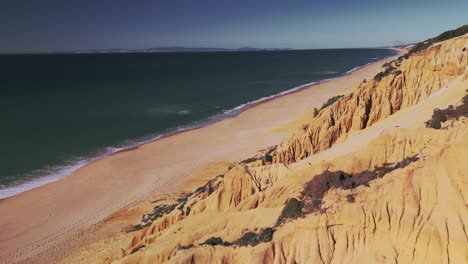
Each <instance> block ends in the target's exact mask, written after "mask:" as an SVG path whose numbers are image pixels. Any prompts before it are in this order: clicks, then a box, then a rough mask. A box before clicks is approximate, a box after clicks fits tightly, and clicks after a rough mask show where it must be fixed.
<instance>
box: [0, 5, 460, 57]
mask: <svg viewBox="0 0 468 264" xmlns="http://www.w3.org/2000/svg"><path fill="white" fill-rule="evenodd" d="M464 24H468V1H467V0H391V1H390V0H190V1H189V0H153V1H150V0H128V1H124V0H0V53H31V52H54V51H55V52H56V51H74V50H90V49H109V48H124V49H145V48H151V47H166V46H183V47H219V48H239V47H257V48H295V49H319V48H354V47H380V46H389V45H397V44H406V43H414V42H418V41H421V40H424V39H427V38H429V37H432V36H435V35H438V34H439V33H441V32H443V31H445V30H449V29H453V28H456V27H459V26H462V25H464Z"/></svg>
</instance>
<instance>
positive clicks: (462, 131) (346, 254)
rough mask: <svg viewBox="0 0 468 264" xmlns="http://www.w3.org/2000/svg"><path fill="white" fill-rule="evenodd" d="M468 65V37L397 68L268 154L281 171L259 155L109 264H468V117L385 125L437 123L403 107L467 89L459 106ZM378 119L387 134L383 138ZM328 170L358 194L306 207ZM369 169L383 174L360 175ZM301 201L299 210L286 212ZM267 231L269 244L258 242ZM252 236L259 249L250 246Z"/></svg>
mask: <svg viewBox="0 0 468 264" xmlns="http://www.w3.org/2000/svg"><path fill="white" fill-rule="evenodd" d="M467 65H468V35H464V36H461V37H457V38H454V39H450V40H447V41H444V42H442V43H437V44H434V45H433V46H431V47H429V48H427V49H425V50H422V51H419V52H416V53H413V54H411V56H409V57H408V58H406V59H405V58H401V59H398V60H396V61H393V62H392V63H390V64H389V65H385V66H384V71H383V73H382V74H379V75H378V76H376V78H375V80H368V81H367V82H365V83H362V84H361V85H360V87H359V88H357V89H356V90H355V91H354V92H353V93H352V94H350V95H348V96H344V97H342V98H340V99H339V100H337V101H336V102H335V103H333V104H332V105H330V106H328V107H326V108H324V109H322V110H321V111H320V112H319V113H318V114H317V115H316V116H315V117H314V118H313V119H312V120H311V121H310V123H308V124H306V125H305V126H304V127H303V128H302V129H301V130H300V131H297V132H296V133H295V134H294V135H292V136H291V137H290V138H289V139H288V140H286V141H284V142H282V143H281V144H280V145H278V147H277V148H276V150H274V151H272V152H268V153H269V155H270V154H271V157H272V160H271V161H272V162H273V164H269V165H262V164H263V163H261V162H259V159H257V158H256V159H252V160H253V162H252V164H249V163H248V162H246V164H238V165H236V166H234V167H232V168H230V169H229V170H228V171H226V172H225V173H224V174H223V175H218V176H215V175H213V179H212V180H211V181H209V182H207V183H206V184H205V185H204V186H201V187H200V188H198V189H196V190H195V191H193V192H192V193H189V194H187V195H186V196H184V197H181V198H180V199H178V200H177V202H176V203H174V204H169V205H165V206H162V207H157V208H155V210H154V211H153V212H151V213H150V214H149V216H145V217H143V220H142V224H141V225H140V227H141V228H142V230H138V231H136V233H135V236H134V238H133V240H132V241H131V243H130V244H129V246H128V248H126V249H124V250H123V251H122V252H121V255H118V256H114V257H112V258H109V259H107V260H105V262H106V263H108V262H113V263H122V264H123V263H161V262H169V263H362V262H363V261H364V260H365V262H366V263H468V246H467V245H468V234H467V231H466V230H467V228H466V226H467V224H468V209H467V201H468V173H467V172H468V163H467V162H466V157H467V155H468V152H467V150H468V119H467V118H465V117H461V118H457V119H453V120H450V125H444V124H442V126H441V127H442V128H443V129H437V130H436V129H432V128H426V126H425V124H424V122H425V121H426V120H427V118H426V119H425V117H421V118H419V119H418V118H415V119H414V123H411V125H408V126H407V127H395V126H393V125H389V124H386V123H385V119H386V118H388V117H392V118H398V119H405V118H406V119H407V120H410V121H412V120H413V119H409V118H408V115H411V114H412V113H413V114H416V113H421V111H426V112H427V115H428V116H430V115H431V113H432V109H431V110H430V111H429V110H428V109H429V108H428V106H424V107H423V106H421V107H420V108H414V110H412V111H413V112H405V111H400V110H403V109H407V110H408V109H410V107H417V105H418V103H420V102H423V101H426V102H432V101H430V100H433V102H439V101H436V99H437V96H441V95H440V94H442V93H443V92H446V91H451V90H450V89H452V90H454V89H456V93H453V96H452V97H447V98H450V100H452V98H454V99H453V100H455V99H456V100H458V101H459V100H461V98H462V96H459V95H461V94H463V95H466V92H465V91H464V90H465V89H466V88H468V69H467ZM453 83H458V84H460V85H458V86H453ZM464 85H467V86H466V88H463V89H461V88H460V87H462V86H464ZM441 100H442V99H441ZM447 100H448V99H447ZM442 102H443V103H451V104H453V103H456V102H452V101H442ZM439 103H440V102H439ZM411 109H412V108H411ZM403 112H405V113H403ZM420 119H421V120H420ZM410 121H408V122H407V123H410ZM377 123H379V126H382V127H384V128H385V129H383V130H382V132H381V133H377V134H375V133H371V132H372V131H371V129H372V126H373V125H376V124H377ZM366 131H371V132H369V133H368V134H369V135H375V136H374V139H373V140H370V141H366V142H365V143H359V142H360V141H358V140H356V142H355V143H354V144H355V146H354V148H352V150H350V151H348V152H344V151H343V152H342V153H345V154H342V155H333V150H334V149H336V148H339V147H340V146H335V147H333V145H334V144H335V143H336V142H342V143H343V144H344V143H346V141H347V140H348V141H349V140H351V139H353V137H355V136H356V135H357V134H356V133H358V132H359V133H366ZM369 142H370V143H369ZM332 147H333V148H334V149H333V148H332ZM329 148H332V149H329ZM328 149H329V150H328ZM318 152H322V153H320V154H318V155H314V154H317V153H318ZM327 153H331V154H329V155H328V156H327V155H325V154H327ZM321 154H324V155H322V156H320V155H321ZM316 157H320V158H316ZM415 157H417V158H415ZM300 160H301V161H300ZM298 161H300V162H298ZM401 162H404V166H400V165H399V164H401ZM268 163H271V162H270V161H269V162H268ZM376 170H378V173H376ZM324 171H325V172H338V171H340V173H341V172H342V173H343V175H345V176H346V177H345V178H343V179H341V178H337V179H338V180H340V181H347V182H346V187H345V188H341V187H340V184H335V185H333V186H331V185H330V186H327V188H326V189H325V190H324V192H323V193H321V196H320V201H319V202H318V203H317V204H316V207H314V209H317V210H305V209H304V208H303V207H304V206H305V205H306V204H307V202H310V201H307V200H306V199H307V198H310V197H313V196H307V191H310V189H309V188H311V184H310V182H311V181H313V180H314V179H315V181H316V182H318V183H319V184H320V183H321V182H320V179H323V181H324V182H322V183H325V184H326V182H325V180H327V179H326V178H324V177H323V176H321V178H319V177H318V175H323V173H324ZM363 173H371V175H372V178H369V180H368V181H360V180H359V179H356V178H355V179H353V178H352V177H357V176H356V175H362V174H363ZM372 173H374V174H372ZM343 177H344V176H343ZM353 181H356V182H353ZM354 183H356V184H354ZM350 197H351V198H350ZM289 201H295V207H294V208H293V207H291V210H299V211H297V214H292V213H289V214H288V215H286V213H285V205H286V204H288V203H290V202H289ZM158 206H161V205H158ZM168 208H169V209H168ZM292 216H294V217H292ZM278 219H281V221H278ZM264 230H268V231H269V232H268V237H267V239H265V238H262V239H259V238H258V237H256V236H257V235H258V234H260V233H262V232H263V231H264ZM246 234H248V235H249V236H246ZM246 237H250V239H256V241H255V243H249V241H248V242H245V241H244V242H245V243H239V242H238V241H240V240H242V239H246Z"/></svg>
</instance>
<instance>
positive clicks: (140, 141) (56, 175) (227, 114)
mask: <svg viewBox="0 0 468 264" xmlns="http://www.w3.org/2000/svg"><path fill="white" fill-rule="evenodd" d="M384 49H388V50H394V51H397V52H398V49H395V48H384ZM393 56H396V55H391V56H388V57H384V58H382V59H380V60H377V61H373V62H369V63H366V64H364V65H361V66H356V67H354V68H353V69H351V70H349V71H346V72H345V73H343V74H341V75H339V76H336V77H333V78H325V79H322V80H319V81H314V82H309V83H306V84H302V85H299V86H296V87H293V88H290V89H288V90H285V91H282V92H279V93H276V94H273V95H268V96H264V97H261V98H259V99H256V100H253V101H250V102H247V103H244V104H241V105H239V106H236V107H234V108H232V109H228V110H224V111H223V112H222V113H219V114H215V115H213V116H210V117H207V118H205V119H202V120H198V121H194V122H191V123H188V124H186V125H182V126H179V127H174V128H169V129H167V130H168V131H167V132H160V133H154V134H153V135H148V136H143V137H140V138H136V139H131V140H127V142H128V143H127V144H126V143H124V142H123V143H121V144H120V145H116V146H108V147H105V148H104V149H103V150H99V151H96V153H95V154H90V155H89V156H85V157H77V158H76V159H75V160H70V161H67V162H66V163H64V164H60V165H53V166H50V169H48V167H49V166H46V167H45V168H40V169H36V170H34V171H32V172H30V173H28V174H31V175H33V174H39V176H35V177H34V176H33V177H31V178H30V179H28V180H26V181H25V182H22V183H20V184H17V185H15V184H14V183H13V184H12V185H11V186H8V187H6V188H2V189H0V201H1V200H4V199H8V198H10V197H14V196H16V195H20V194H22V193H24V192H27V191H30V190H33V189H35V188H39V187H41V186H44V185H47V184H50V183H53V182H56V181H59V180H62V179H64V178H66V177H68V176H70V175H71V174H72V173H74V172H75V171H77V170H79V169H80V168H82V167H84V166H87V165H89V164H91V163H93V162H96V161H99V160H101V159H105V158H107V157H110V156H112V155H115V154H118V153H121V152H126V151H130V150H134V149H137V148H139V147H140V146H142V145H145V144H150V143H152V142H154V141H157V140H160V139H163V138H166V137H171V136H175V135H178V134H180V133H184V132H187V131H191V130H195V129H200V128H203V127H206V126H210V125H212V124H215V123H218V122H222V121H223V120H226V119H232V118H236V117H237V116H239V115H240V114H241V113H242V112H244V111H247V110H248V109H250V108H252V107H255V106H257V105H260V104H263V103H267V102H269V101H271V100H275V99H277V98H280V97H283V96H287V95H289V94H294V93H297V92H301V91H303V90H304V89H310V88H313V87H314V86H316V85H319V84H321V83H324V82H329V81H333V80H336V79H339V78H342V77H344V76H347V75H350V74H352V73H353V72H355V71H357V70H359V69H362V68H364V67H367V66H369V65H372V64H375V63H379V62H380V61H383V60H386V59H388V58H389V57H393ZM145 138H146V139H145ZM41 171H45V172H43V173H42V172H41ZM40 174H42V175H40Z"/></svg>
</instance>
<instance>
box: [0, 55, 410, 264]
mask: <svg viewBox="0 0 468 264" xmlns="http://www.w3.org/2000/svg"><path fill="white" fill-rule="evenodd" d="M400 52H401V50H400ZM399 55H400V54H397V55H393V56H390V57H387V58H384V59H382V60H379V61H376V62H373V63H371V64H369V65H364V66H363V67H362V68H360V69H356V70H355V71H353V72H351V73H350V74H345V75H343V76H339V77H337V78H334V79H332V80H328V81H325V80H324V81H322V82H319V83H315V84H309V85H303V86H300V87H302V88H300V89H297V90H295V91H292V92H289V93H286V94H282V95H280V96H276V97H272V98H269V99H265V100H263V101H260V102H257V103H252V104H250V105H247V107H245V108H244V109H241V111H240V112H239V113H238V114H237V115H236V116H235V117H233V118H229V119H223V120H220V121H217V122H214V123H211V124H208V125H204V126H200V127H198V128H192V129H189V130H184V131H178V132H176V133H175V134H172V135H167V136H165V137H160V138H157V139H155V140H153V141H149V142H146V143H144V144H140V145H135V146H133V147H130V148H127V149H125V150H120V151H118V152H116V153H113V154H111V155H109V156H106V157H104V158H101V159H97V160H95V161H92V162H91V163H88V164H86V165H85V166H83V167H81V168H79V169H77V170H76V171H75V172H73V173H72V174H71V175H69V176H67V177H65V178H62V179H60V180H59V181H55V182H51V183H49V184H46V185H42V186H41V187H39V188H34V189H31V190H29V191H26V192H23V193H20V194H18V195H15V196H11V197H8V198H5V199H2V200H0V213H2V214H3V215H7V217H5V218H3V219H1V220H0V223H1V224H2V226H5V227H6V228H5V230H4V232H3V234H2V238H0V260H2V257H6V258H5V259H8V260H10V261H11V262H15V261H19V260H22V259H23V260H24V259H26V258H27V257H30V256H35V255H37V254H39V253H41V252H44V251H46V250H48V249H50V248H52V247H54V246H56V245H57V244H59V243H60V242H61V241H63V240H64V239H66V236H69V235H70V234H71V233H72V232H78V231H79V230H83V229H86V228H88V227H91V226H93V225H94V224H95V223H98V222H100V221H102V220H103V219H105V218H106V217H108V216H109V215H111V214H112V213H115V212H117V211H119V210H121V209H122V208H125V207H128V206H131V205H132V204H137V203H138V202H141V201H142V200H144V199H146V198H147V197H149V196H151V195H152V194H154V193H158V192H159V191H161V190H164V188H168V186H171V185H173V184H174V183H175V182H177V180H180V179H185V178H187V177H189V176H190V173H191V171H193V170H194V169H196V168H198V167H200V166H201V165H203V164H206V163H207V162H210V161H213V160H220V159H223V160H231V161H237V160H238V159H240V158H242V157H245V156H247V155H251V154H253V153H256V151H258V150H259V149H261V148H262V147H266V146H269V145H271V144H275V143H278V142H279V141H280V140H281V139H284V138H285V137H287V136H288V135H289V133H286V132H285V133H272V132H271V130H272V129H273V128H276V127H278V126H280V125H284V124H286V123H287V122H289V121H291V120H293V119H294V118H297V117H298V116H299V115H301V114H303V113H304V112H305V110H307V109H309V108H311V107H313V106H315V105H320V104H322V103H323V101H325V100H326V99H328V98H329V97H330V96H332V95H336V94H340V93H343V92H350V91H352V89H353V88H354V87H355V85H356V84H357V83H356V82H358V81H362V79H364V78H368V77H371V76H373V75H371V74H375V73H376V70H380V66H381V64H382V63H383V62H384V61H387V60H390V59H392V58H396V57H397V56H399ZM312 87H313V88H315V89H308V88H312ZM291 103H293V104H291ZM281 106H283V107H281ZM285 106H287V107H286V108H285ZM122 194H123V195H122ZM122 196H125V198H122ZM18 208H21V209H18ZM7 212H8V214H6V213H7ZM31 215H32V216H34V217H35V218H31V217H30V216H31ZM30 219H35V222H34V223H31V221H30ZM76 219H77V220H76ZM28 220H29V221H28ZM28 230H29V232H26V231H28Z"/></svg>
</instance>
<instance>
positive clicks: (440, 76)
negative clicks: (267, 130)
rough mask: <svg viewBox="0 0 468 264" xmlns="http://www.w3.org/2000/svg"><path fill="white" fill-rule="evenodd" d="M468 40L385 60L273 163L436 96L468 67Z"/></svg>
mask: <svg viewBox="0 0 468 264" xmlns="http://www.w3.org/2000/svg"><path fill="white" fill-rule="evenodd" d="M467 42H468V36H466V35H465V36H462V37H459V38H457V39H453V40H449V41H446V42H444V43H440V44H438V45H435V46H433V47H430V48H428V49H426V50H423V51H420V52H418V53H415V54H412V56H410V57H408V59H404V58H403V57H401V58H400V59H398V60H396V61H393V62H391V63H390V64H389V65H386V67H384V71H383V72H384V73H385V74H381V76H379V78H375V79H377V80H368V81H367V82H365V83H362V84H361V85H360V87H359V88H358V89H356V90H355V91H354V92H353V93H351V94H350V95H348V96H345V97H343V98H340V99H339V100H338V101H336V102H335V103H334V104H332V105H331V106H329V107H327V108H325V109H323V110H321V111H320V112H319V113H318V115H317V116H316V117H315V118H314V119H312V120H310V122H309V123H308V124H306V125H304V126H303V130H300V131H298V132H296V133H295V134H294V135H292V136H291V137H290V138H289V139H287V140H286V141H284V142H282V143H281V144H280V145H279V146H278V148H277V150H276V153H274V154H273V162H274V163H284V164H290V163H293V162H295V161H297V160H301V159H303V158H306V157H308V156H310V155H312V154H315V153H318V152H320V151H323V150H326V149H328V148H330V147H331V146H332V145H333V144H334V143H335V142H337V141H339V140H340V139H341V138H342V137H345V136H346V135H347V134H348V133H350V132H352V131H356V130H362V129H365V128H366V127H369V126H371V125H372V124H375V123H376V122H378V121H380V120H383V119H385V118H387V117H388V116H390V115H392V114H393V113H395V112H397V111H399V110H401V109H404V108H407V107H409V106H412V105H415V104H417V103H419V102H421V101H423V100H424V99H426V98H428V97H429V96H431V95H433V94H434V93H435V92H437V91H438V90H439V89H442V88H444V87H445V86H446V85H447V84H448V83H450V82H451V81H453V80H454V79H455V78H457V77H458V76H460V75H461V74H463V73H464V72H465V71H466V67H467V65H468V51H467V50H466V46H467ZM464 49H465V50H464ZM382 75H383V76H382ZM376 77H377V76H376ZM465 78H466V77H465Z"/></svg>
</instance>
